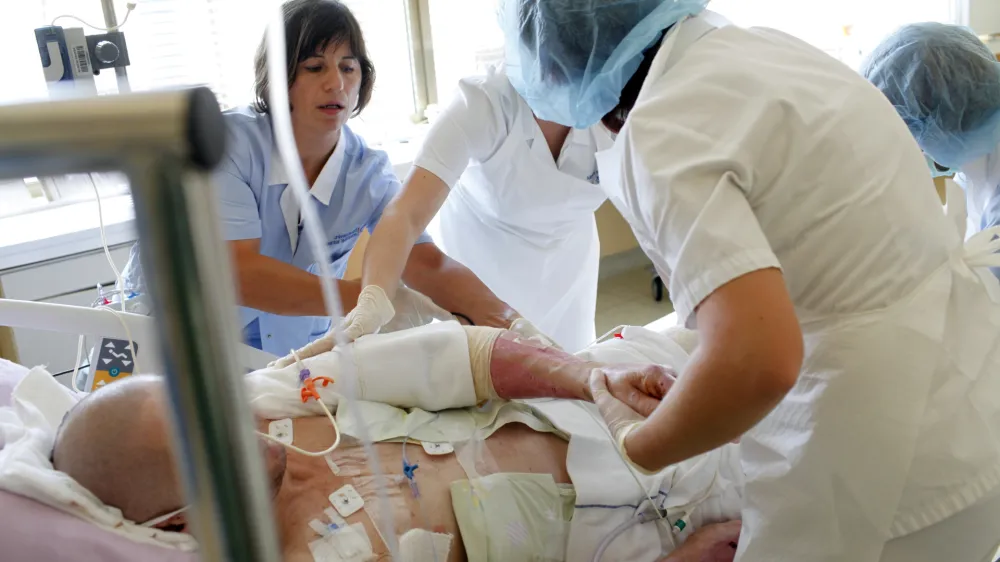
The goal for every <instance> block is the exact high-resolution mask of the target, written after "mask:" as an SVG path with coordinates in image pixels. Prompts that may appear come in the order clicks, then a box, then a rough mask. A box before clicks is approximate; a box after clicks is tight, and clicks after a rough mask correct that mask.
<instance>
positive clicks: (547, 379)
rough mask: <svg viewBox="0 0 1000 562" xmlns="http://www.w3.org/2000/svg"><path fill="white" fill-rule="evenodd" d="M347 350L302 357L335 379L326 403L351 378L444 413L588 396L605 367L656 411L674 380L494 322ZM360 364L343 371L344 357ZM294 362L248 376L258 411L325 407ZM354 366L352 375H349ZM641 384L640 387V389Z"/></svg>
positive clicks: (425, 330)
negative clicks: (584, 355)
mask: <svg viewBox="0 0 1000 562" xmlns="http://www.w3.org/2000/svg"><path fill="white" fill-rule="evenodd" d="M348 349H349V350H350V353H347V352H346V351H347V350H340V349H334V350H332V351H330V352H327V353H322V354H319V355H317V356H315V357H310V358H308V359H304V360H303V366H304V367H305V368H307V369H309V371H310V374H311V375H312V376H326V377H330V378H332V379H333V380H334V382H333V384H331V385H329V386H326V387H322V388H321V387H317V392H319V394H320V397H321V399H322V400H323V402H324V403H325V404H327V405H329V406H336V403H337V401H338V397H339V396H342V395H346V394H347V393H348V389H349V386H348V385H349V384H351V383H353V387H354V390H355V392H356V396H357V399H358V400H366V401H369V402H380V403H383V404H388V405H390V406H396V407H400V408H421V409H424V410H428V411H439V410H445V409H450V408H465V407H469V406H475V405H478V404H482V403H483V402H486V401H488V400H490V399H496V398H499V399H504V400H512V399H525V398H566V399H575V400H588V401H589V400H591V394H590V387H589V382H588V381H589V376H590V372H591V371H592V370H594V369H600V370H601V371H602V372H604V373H606V377H607V380H608V387H609V390H610V392H611V393H612V394H614V395H616V396H620V397H621V399H622V400H623V401H625V402H626V403H627V404H629V406H630V407H633V408H635V409H636V410H637V411H640V412H645V411H647V410H648V411H652V409H654V408H655V407H656V404H658V403H659V399H660V398H661V397H662V395H663V394H665V392H666V389H667V388H669V385H670V384H671V382H672V377H671V376H670V373H671V372H670V371H669V370H668V369H665V368H663V367H658V366H655V365H643V366H631V367H627V366H609V365H602V364H599V363H595V362H593V361H585V360H583V359H580V358H577V357H574V356H572V355H569V354H567V353H564V352H562V351H559V350H558V349H556V348H553V347H547V346H546V347H542V346H541V345H540V344H537V343H535V342H531V341H526V340H524V339H523V338H521V337H519V336H518V335H516V334H513V333H511V332H507V331H504V330H500V329H497V328H484V327H477V326H460V325H459V324H458V323H457V322H441V323H437V324H430V325H427V326H421V327H419V328H413V329H410V330H403V331H400V332H394V333H391V334H377V335H372V336H365V337H361V338H359V339H358V340H356V341H355V342H354V343H352V344H350V347H349V348H348ZM347 357H351V358H353V361H354V365H355V368H354V369H344V368H343V367H344V366H343V362H344V360H345V358H347ZM299 369H300V368H299V366H298V365H296V364H293V365H290V366H288V367H284V368H281V369H278V368H273V367H272V368H267V369H262V370H260V371H256V372H254V373H252V374H251V375H249V376H248V379H247V380H248V384H250V385H251V393H252V394H251V395H252V396H255V397H256V398H255V400H254V404H253V405H254V408H255V410H256V411H257V412H258V413H259V414H260V415H265V416H266V415H268V413H269V412H275V413H276V415H279V416H283V415H287V414H283V415H282V414H277V412H280V411H287V410H288V409H289V408H291V409H293V410H294V411H300V412H301V415H307V414H316V413H321V412H318V411H315V410H314V409H313V408H314V407H316V406H317V405H315V404H312V403H310V404H296V403H295V401H296V400H297V399H298V393H297V392H296V390H295V389H297V388H298V386H299ZM347 371H350V372H351V373H352V376H354V377H356V378H355V380H353V381H349V380H346V379H345V377H346V376H347V375H346V374H345V373H346V372H347ZM637 389H639V390H638V391H637Z"/></svg>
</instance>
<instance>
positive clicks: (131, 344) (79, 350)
mask: <svg viewBox="0 0 1000 562" xmlns="http://www.w3.org/2000/svg"><path fill="white" fill-rule="evenodd" d="M132 6H134V4H132ZM130 11H131V9H130ZM126 17H127V16H126ZM122 23H125V22H122ZM87 179H89V180H90V186H91V187H92V188H94V198H95V200H96V202H97V220H98V224H99V225H100V231H101V246H102V247H103V248H104V257H105V258H107V260H108V265H110V266H111V271H113V272H114V274H115V286H116V287H117V288H118V295H119V297H118V298H119V300H120V301H121V302H120V303H119V305H120V306H121V311H122V313H123V314H124V313H126V310H125V282H124V281H123V280H122V274H121V272H120V271H119V270H118V266H116V265H115V262H114V260H113V259H111V249H110V248H108V237H107V233H106V232H105V228H104V211H103V210H102V208H101V191H100V190H99V189H98V188H97V182H95V181H94V175H93V174H87ZM98 287H99V286H98ZM97 308H99V309H103V310H107V311H109V312H111V313H113V314H114V315H115V318H117V319H118V322H120V323H121V325H122V328H124V330H125V336H126V338H127V339H128V349H129V352H130V353H131V354H132V362H133V364H134V365H135V367H134V369H133V371H134V372H135V373H139V372H141V371H140V370H139V358H138V357H137V356H136V353H135V340H133V339H132V332H131V331H130V330H129V329H128V324H126V323H125V320H124V318H123V317H122V316H120V315H119V314H118V313H117V312H116V311H115V310H114V309H112V308H111V307H107V306H98V307H97ZM84 338H85V336H84V335H83V334H80V336H79V337H78V338H77V340H76V360H75V361H74V362H73V374H72V375H71V378H70V381H71V384H72V385H73V387H74V388H76V377H77V374H79V372H80V361H81V360H82V359H83V344H84Z"/></svg>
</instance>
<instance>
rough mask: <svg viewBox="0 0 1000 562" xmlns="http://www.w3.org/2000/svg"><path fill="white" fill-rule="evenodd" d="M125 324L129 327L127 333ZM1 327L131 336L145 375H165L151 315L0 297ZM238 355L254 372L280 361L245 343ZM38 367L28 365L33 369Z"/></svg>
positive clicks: (243, 363)
mask: <svg viewBox="0 0 1000 562" xmlns="http://www.w3.org/2000/svg"><path fill="white" fill-rule="evenodd" d="M122 324H124V325H125V326H127V327H128V330H127V331H126V330H125V327H123V326H122ZM0 326H7V327H10V328H27V329H31V330H46V331H49V332H59V333H63V334H74V335H76V334H83V335H93V336H101V337H107V338H117V339H121V340H125V339H129V337H131V338H132V340H133V341H136V342H139V344H140V348H141V349H142V354H141V355H140V356H139V357H140V361H142V363H141V364H142V372H144V373H162V372H163V365H162V362H161V361H160V360H159V359H160V357H161V355H160V350H159V348H158V347H157V345H156V344H157V341H156V320H155V319H154V318H150V317H149V316H143V315H140V314H132V313H129V312H117V311H116V312H114V313H111V312H108V311H106V310H99V309H96V308H89V307H85V306H72V305H68V304H52V303H45V302H32V301H22V300H15V299H7V298H0ZM237 353H238V354H239V361H240V366H241V367H242V368H243V369H244V370H250V371H254V370H257V369H262V368H264V367H266V366H267V364H268V363H270V362H271V361H273V360H275V359H276V357H275V356H274V355H271V354H270V353H267V352H265V351H261V350H259V349H256V348H253V347H250V346H249V345H246V344H243V343H240V344H239V346H238V350H237ZM34 366H35V365H25V367H29V368H30V367H34Z"/></svg>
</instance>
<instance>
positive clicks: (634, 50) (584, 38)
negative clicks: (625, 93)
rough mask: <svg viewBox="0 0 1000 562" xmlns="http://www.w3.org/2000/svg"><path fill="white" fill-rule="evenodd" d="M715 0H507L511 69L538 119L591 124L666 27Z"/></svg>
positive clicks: (614, 101) (503, 17)
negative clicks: (710, 0)
mask: <svg viewBox="0 0 1000 562" xmlns="http://www.w3.org/2000/svg"><path fill="white" fill-rule="evenodd" d="M708 2H709V0H503V1H502V2H501V13H500V25H501V27H502V28H503V33H504V37H505V40H506V68H507V76H508V78H509V79H510V82H511V84H513V86H514V89H515V90H517V92H518V93H519V94H520V95H521V97H522V98H524V100H525V101H526V102H528V105H529V106H530V107H531V109H532V111H533V112H534V113H535V115H536V116H538V118H540V119H543V120H546V121H553V122H556V123H560V124H562V125H567V126H571V127H577V128H585V127H589V126H591V125H594V124H595V123H597V122H598V121H600V119H601V117H603V116H604V115H605V114H607V113H608V112H609V111H611V110H612V109H614V108H615V106H616V105H618V100H619V97H620V96H621V92H622V89H624V88H625V84H627V83H628V81H629V79H630V78H632V75H633V74H635V72H636V70H637V69H638V68H639V64H640V63H641V62H642V58H643V53H644V51H646V50H647V49H649V48H650V47H651V46H652V45H654V44H656V43H657V42H658V41H659V40H660V39H661V38H662V36H663V32H664V30H666V29H667V28H669V27H670V26H672V25H674V24H676V23H677V22H679V21H681V20H682V19H684V18H685V17H687V16H689V15H695V14H699V13H701V12H702V11H703V10H704V9H705V6H706V5H707V4H708Z"/></svg>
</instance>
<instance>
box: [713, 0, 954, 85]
mask: <svg viewBox="0 0 1000 562" xmlns="http://www.w3.org/2000/svg"><path fill="white" fill-rule="evenodd" d="M964 4H965V2H963V1H962V0H841V1H838V2H802V1H800V0H755V1H754V2H747V1H746V0H713V1H712V2H711V4H709V9H711V10H714V11H716V12H718V13H720V14H722V15H724V16H726V17H727V18H729V19H730V20H732V21H733V23H736V24H739V25H742V26H763V27H771V28H774V29H778V30H781V31H784V32H786V33H788V34H790V35H794V36H796V37H798V38H800V39H802V40H804V41H806V42H808V43H810V44H812V45H814V46H816V47H818V48H820V49H822V50H824V51H826V52H827V53H829V54H830V55H832V56H833V57H835V58H837V59H839V60H841V61H843V62H844V63H845V64H847V65H848V66H850V67H852V68H857V67H858V66H860V64H861V61H862V59H863V58H864V55H865V54H867V53H868V52H869V51H871V50H872V49H873V48H874V47H875V46H876V45H877V44H878V43H879V42H880V41H881V40H882V38H884V37H885V36H886V35H887V34H889V33H891V32H892V31H893V30H894V29H896V28H898V27H899V26H901V25H905V24H907V23H913V22H919V21H940V22H945V23H960V22H962V20H963V16H962V14H961V11H962V10H963V7H964Z"/></svg>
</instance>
